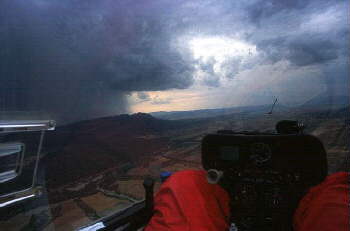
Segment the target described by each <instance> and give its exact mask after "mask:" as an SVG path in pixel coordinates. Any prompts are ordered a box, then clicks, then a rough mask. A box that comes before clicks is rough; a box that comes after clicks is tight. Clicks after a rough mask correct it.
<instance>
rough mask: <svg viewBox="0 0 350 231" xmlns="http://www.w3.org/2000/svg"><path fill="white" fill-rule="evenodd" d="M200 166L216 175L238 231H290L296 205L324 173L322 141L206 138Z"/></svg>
mask: <svg viewBox="0 0 350 231" xmlns="http://www.w3.org/2000/svg"><path fill="white" fill-rule="evenodd" d="M202 164H203V167H204V168H205V169H206V170H211V169H215V171H218V172H220V173H222V174H221V175H220V179H218V180H217V182H218V183H219V184H220V185H221V186H222V187H223V188H224V189H226V191H227V192H228V193H229V195H230V199H231V202H230V203H231V205H230V207H231V214H232V217H231V222H232V223H234V224H235V225H236V227H238V230H240V231H245V230H247V231H252V230H276V231H277V230H278V231H284V230H292V217H293V214H294V211H295V209H296V207H297V205H298V202H299V201H300V199H301V198H302V196H303V195H304V194H305V193H306V192H307V190H308V189H309V188H310V187H312V186H314V185H316V184H318V183H320V182H322V181H323V179H324V178H325V177H326V175H327V159H326V152H325V150H324V147H323V145H322V143H321V142H320V141H319V140H318V139H317V138H315V137H313V136H310V135H304V134H292V135H281V134H268V135H267V134H263V135H261V134H249V135H246V134H211V135H207V136H206V137H204V138H203V141H202ZM213 182H215V181H213Z"/></svg>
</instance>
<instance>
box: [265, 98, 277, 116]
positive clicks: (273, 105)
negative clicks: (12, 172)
mask: <svg viewBox="0 0 350 231" xmlns="http://www.w3.org/2000/svg"><path fill="white" fill-rule="evenodd" d="M276 103H277V97H276V98H275V101H274V102H273V104H272V107H271V110H270V111H269V112H268V113H267V114H268V115H271V114H272V111H273V109H274V107H275V105H276Z"/></svg>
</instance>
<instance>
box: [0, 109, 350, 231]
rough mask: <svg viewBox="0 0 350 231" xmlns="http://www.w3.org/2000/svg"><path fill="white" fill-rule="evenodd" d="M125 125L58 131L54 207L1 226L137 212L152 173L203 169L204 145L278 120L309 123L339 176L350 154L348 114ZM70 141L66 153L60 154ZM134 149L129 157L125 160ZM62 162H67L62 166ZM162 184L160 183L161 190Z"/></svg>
mask: <svg viewBox="0 0 350 231" xmlns="http://www.w3.org/2000/svg"><path fill="white" fill-rule="evenodd" d="M118 119H119V120H121V119H120V118H114V119H111V118H106V119H98V120H96V121H87V122H85V123H83V124H80V125H79V126H80V127H79V132H76V134H74V135H72V134H71V133H69V134H70V136H69V139H67V137H66V136H62V134H66V133H67V131H68V130H69V127H66V128H64V129H62V130H61V131H58V132H61V133H58V134H59V135H61V136H62V137H60V139H58V138H57V137H56V138H55V139H56V140H54V141H52V140H51V141H50V142H51V143H50V142H49V143H50V144H52V147H51V149H50V148H49V149H47V150H46V151H47V152H48V153H50V151H52V152H53V151H54V152H53V153H54V155H53V154H52V153H51V154H47V155H52V156H47V157H45V158H44V160H43V161H44V163H46V164H47V169H46V172H47V173H48V174H47V175H46V182H47V187H46V189H47V194H45V196H46V197H47V201H46V202H47V203H48V204H49V207H47V204H46V206H44V204H45V203H41V206H36V207H35V206H34V208H33V207H31V209H29V210H28V211H27V212H26V213H25V215H23V213H20V212H18V213H16V212H13V215H11V216H9V217H8V219H6V220H3V221H1V223H0V227H6V230H21V228H26V227H27V228H29V227H35V228H37V229H44V230H53V227H55V229H54V230H72V229H76V228H78V227H81V226H83V225H86V224H88V223H91V222H93V221H95V220H97V219H99V218H101V217H104V216H106V215H108V214H111V213H113V212H115V211H117V210H119V209H122V208H125V207H127V206H130V205H131V204H132V203H134V202H136V201H139V200H142V199H143V197H144V189H143V186H142V182H143V179H144V177H145V176H146V175H151V176H153V177H155V178H157V177H158V176H159V173H160V172H162V171H170V172H176V171H180V170H183V169H201V156H200V142H201V139H202V138H203V136H204V135H205V134H208V133H214V132H216V131H217V130H221V129H232V130H235V131H242V130H250V131H252V130H259V131H264V132H271V131H273V130H274V126H275V123H276V122H277V121H279V120H282V119H298V120H300V121H303V122H304V124H305V125H306V129H305V132H306V133H309V134H312V135H314V136H316V137H318V138H319V139H320V140H321V141H322V142H323V144H324V146H325V148H326V150H327V154H328V156H327V157H328V164H329V173H333V172H336V171H338V170H339V168H340V167H342V165H343V164H344V160H345V157H346V156H347V155H349V149H348V147H349V146H348V145H349V143H348V141H349V137H348V131H347V130H346V129H347V128H346V126H345V121H346V119H347V111H346V110H343V111H342V110H339V111H335V112H331V113H328V112H325V111H324V110H316V109H313V110H310V111H305V110H303V111H298V110H294V111H293V110H290V111H287V112H286V111H280V112H278V111H277V112H276V113H274V114H272V115H268V114H264V113H261V112H260V111H255V112H254V111H253V112H249V113H247V112H245V113H235V114H230V115H221V116H215V117H211V118H198V119H187V120H172V121H168V120H159V119H156V118H153V117H150V116H149V115H145V114H142V115H141V114H139V115H137V116H134V117H133V118H132V116H130V118H122V120H123V121H122V122H120V121H119V120H118ZM121 124H122V126H119V125H121ZM150 124H151V125H150ZM73 126H78V125H72V127H73ZM75 129H76V127H75ZM130 131H132V132H130ZM133 131H135V132H133ZM49 138H50V137H49ZM65 139H66V141H64V142H65V147H63V148H58V146H59V145H62V142H63V141H62V140H65ZM57 140H59V142H58V141H57ZM67 140H68V141H67ZM96 140H97V141H96ZM58 144H59V145H58ZM128 147H130V149H129V151H130V153H127V154H126V152H127V150H128ZM115 153H122V155H117V154H115ZM62 158H63V159H62ZM96 162H98V163H96ZM55 163H62V164H61V165H60V167H59V168H57V166H56V165H57V164H56V165H55ZM343 167H344V166H343ZM49 171H50V172H49ZM159 186H160V182H159V179H158V182H157V184H156V186H155V191H157V189H158V188H159ZM23 216H25V217H23ZM19 220H21V221H23V220H26V221H27V224H23V223H22V224H23V226H22V227H19V226H16V225H14V224H16V222H17V221H19ZM14 227H16V228H14Z"/></svg>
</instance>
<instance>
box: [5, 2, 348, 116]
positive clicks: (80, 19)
mask: <svg viewBox="0 0 350 231" xmlns="http://www.w3.org/2000/svg"><path fill="white" fill-rule="evenodd" d="M347 8H348V3H347V2H345V1H335V0H333V1H323V0H321V1H317V0H307V1H304V0H288V1H281V0H264V1H263V0H251V1H241V2H239V1H229V0H215V1H214V0H201V1H197V0H192V1H185V0H181V1H161V2H160V1H141V2H140V1H139V2H135V1H131V0H130V1H114V0H104V1H92V0H84V1H82V0H52V1H48V0H29V1H26V2H23V1H17V0H11V1H10V0H3V1H1V2H0V45H1V50H0V79H1V85H0V88H1V91H0V106H1V110H2V111H4V110H25V111H28V110H35V111H44V112H45V113H49V114H53V115H54V118H59V119H60V120H61V121H72V120H77V119H82V118H91V117H96V116H101V115H108V114H116V113H124V112H127V111H128V104H127V101H126V99H125V98H126V96H127V95H128V94H130V93H131V92H137V91H156V90H157V91H162V90H167V89H173V88H178V89H185V88H188V87H189V86H191V85H192V84H193V82H194V79H193V73H194V72H195V71H196V70H195V68H197V67H198V68H200V69H201V70H202V71H203V72H204V73H205V75H204V77H203V81H202V83H204V84H205V85H207V86H212V87H218V86H220V78H221V76H218V75H217V74H216V73H215V71H214V68H213V67H214V65H215V62H214V61H213V60H211V59H208V61H206V62H204V61H203V60H202V61H198V60H196V61H195V60H193V57H192V54H191V53H190V51H189V48H188V45H187V44H185V43H182V44H177V45H174V44H175V43H174V40H176V39H177V37H181V36H187V37H201V36H204V37H205V36H209V37H210V36H224V37H225V36H227V37H232V38H237V39H239V40H245V41H247V42H249V43H250V44H252V45H256V46H257V50H258V57H256V58H255V59H254V60H253V61H254V63H253V62H248V63H247V62H244V63H243V62H241V59H240V58H233V59H228V60H226V61H225V62H224V63H223V64H222V65H223V66H222V67H221V68H222V70H224V72H225V73H224V75H225V77H227V78H234V76H235V75H237V74H238V73H239V72H240V71H242V70H246V69H253V68H255V67H256V66H258V65H261V64H266V63H267V62H272V63H276V62H278V61H281V60H286V61H288V62H289V63H290V64H292V65H294V66H295V67H296V68H299V67H305V66H309V65H319V66H322V65H326V66H327V68H324V69H325V70H323V68H322V67H320V69H322V70H323V71H324V72H325V73H333V76H334V72H335V71H336V70H337V68H335V66H337V64H335V63H338V62H341V63H344V60H346V59H348V56H349V42H348V37H349V25H348V21H349V20H348V12H347ZM324 12H326V13H327V12H328V13H327V14H326V15H323V16H322V14H323V13H324ZM318 15H321V16H320V18H321V19H322V18H323V19H324V20H323V21H322V20H321V21H320V22H318V21H317V20H316V21H314V22H313V21H312V20H313V19H314V18H315V17H316V19H317V17H318ZM313 17H314V18H313ZM308 22H313V23H314V24H310V25H308ZM242 65H244V66H242ZM344 67H345V68H346V67H347V64H346V65H342V68H344ZM327 70H332V71H328V72H327ZM325 75H327V76H328V74H325ZM337 76H338V75H337ZM327 78H328V79H327V81H326V82H327V83H328V84H331V81H332V78H331V77H327ZM337 78H338V79H342V80H343V81H342V82H344V81H345V79H347V76H346V71H339V76H338V77H337ZM338 82H339V81H338ZM340 82H341V81H340ZM139 96H140V97H141V98H142V97H143V96H142V95H139ZM141 98H140V99H141ZM141 100H142V99H141ZM143 100H146V98H144V99H143ZM154 102H156V103H157V102H158V104H161V103H162V102H165V101H162V100H158V101H154ZM167 103H168V102H167Z"/></svg>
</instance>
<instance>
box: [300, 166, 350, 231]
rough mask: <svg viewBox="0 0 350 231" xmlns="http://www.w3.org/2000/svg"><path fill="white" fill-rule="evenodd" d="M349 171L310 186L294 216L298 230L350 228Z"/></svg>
mask: <svg viewBox="0 0 350 231" xmlns="http://www.w3.org/2000/svg"><path fill="white" fill-rule="evenodd" d="M349 218H350V208H349V174H348V173H346V172H339V173H335V174H333V175H330V176H328V177H327V178H326V180H325V181H324V182H322V183H321V184H320V185H317V186H315V187H313V188H311V189H310V191H309V192H308V193H307V194H306V196H305V197H304V198H303V199H302V200H301V201H300V203H299V207H298V208H297V210H296V212H295V215H294V230H297V231H335V230H336V231H349V230H350V222H349Z"/></svg>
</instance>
